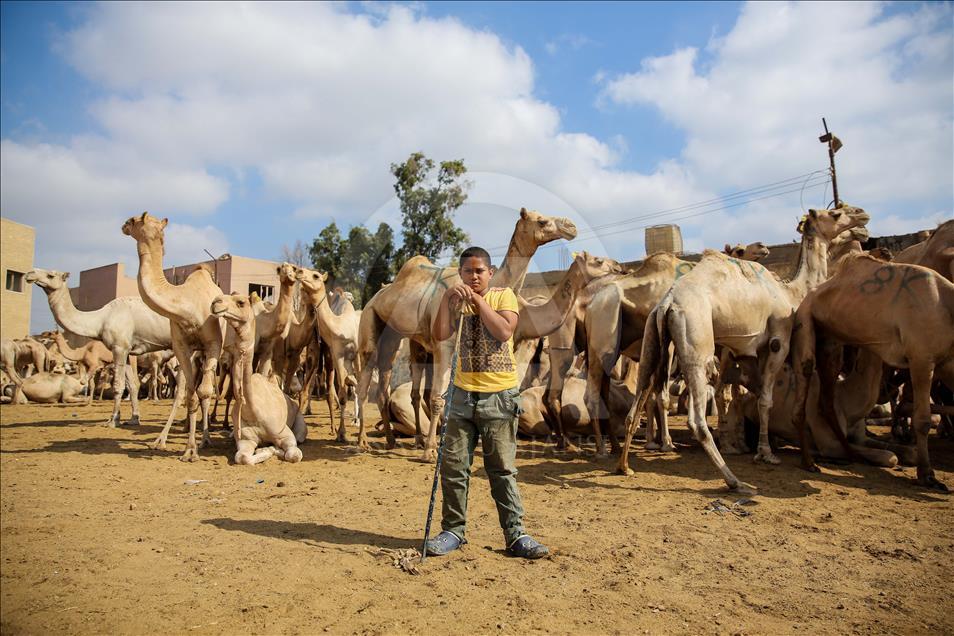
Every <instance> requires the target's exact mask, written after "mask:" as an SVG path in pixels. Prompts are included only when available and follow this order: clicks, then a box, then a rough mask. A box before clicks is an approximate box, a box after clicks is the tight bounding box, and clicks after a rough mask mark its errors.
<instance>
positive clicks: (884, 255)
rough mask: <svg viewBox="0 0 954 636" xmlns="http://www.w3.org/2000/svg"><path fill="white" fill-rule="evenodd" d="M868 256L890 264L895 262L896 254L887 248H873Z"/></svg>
mask: <svg viewBox="0 0 954 636" xmlns="http://www.w3.org/2000/svg"><path fill="white" fill-rule="evenodd" d="M868 255H869V256H873V257H875V258H876V259H878V260H879V261H884V262H885V263H890V262H891V261H893V260H894V253H893V252H892V251H891V250H889V249H888V248H887V247H875V248H872V249H870V250H868Z"/></svg>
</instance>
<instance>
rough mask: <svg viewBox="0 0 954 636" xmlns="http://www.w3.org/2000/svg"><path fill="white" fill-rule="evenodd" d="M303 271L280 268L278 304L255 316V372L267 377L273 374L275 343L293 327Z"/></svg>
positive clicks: (289, 267) (285, 265) (289, 266)
mask: <svg viewBox="0 0 954 636" xmlns="http://www.w3.org/2000/svg"><path fill="white" fill-rule="evenodd" d="M301 274H302V272H301V269H300V268H298V267H296V266H295V265H292V264H291V263H282V264H281V265H279V266H278V280H279V291H278V304H276V305H275V306H274V307H273V308H272V309H271V310H267V311H262V312H261V313H259V314H256V316H255V371H256V373H261V374H263V375H265V376H266V377H267V376H269V375H271V373H272V355H273V354H274V350H275V343H276V342H278V340H280V339H282V338H285V337H287V336H288V330H289V328H290V327H291V317H292V300H293V296H294V293H295V286H296V285H297V284H298V281H299V279H300V278H301Z"/></svg>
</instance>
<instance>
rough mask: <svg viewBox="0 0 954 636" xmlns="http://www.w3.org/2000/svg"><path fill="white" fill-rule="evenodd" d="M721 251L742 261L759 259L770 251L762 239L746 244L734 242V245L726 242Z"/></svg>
mask: <svg viewBox="0 0 954 636" xmlns="http://www.w3.org/2000/svg"><path fill="white" fill-rule="evenodd" d="M723 253H724V254H726V255H727V256H732V257H733V258H737V259H739V260H742V261H760V260H762V259H763V258H765V257H766V256H768V255H769V254H770V253H771V251H770V250H769V248H767V247H765V243H763V242H762V241H756V242H755V243H749V244H748V245H742V244H741V243H736V244H735V246H734V247H733V246H731V245H729V244H728V243H726V244H725V249H724V250H723Z"/></svg>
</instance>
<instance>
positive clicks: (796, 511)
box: [0, 401, 954, 634]
mask: <svg viewBox="0 0 954 636" xmlns="http://www.w3.org/2000/svg"><path fill="white" fill-rule="evenodd" d="M315 404H316V405H317V404H318V403H317V402H316V403H315ZM169 406H170V404H169V402H168V401H164V402H160V403H150V402H146V403H144V407H143V415H144V418H143V420H144V421H143V425H141V426H139V427H138V428H118V429H108V428H106V427H104V426H101V423H102V422H104V421H105V420H106V417H107V414H108V412H109V409H110V406H109V404H107V403H101V404H96V405H94V406H92V407H85V406H73V405H68V406H66V405H53V406H42V405H40V406H35V405H30V406H13V407H11V406H3V407H2V409H0V512H2V514H0V537H2V546H0V557H2V569H0V576H2V590H0V601H2V603H0V608H2V609H0V621H2V623H0V632H2V633H3V634H19V633H70V634H90V633H122V634H127V633H128V634H144V633H164V634H171V633H177V634H182V633H188V632H197V633H213V634H219V633H222V634H233V633H239V632H247V633H267V634H275V633H304V634H313V633H324V632H331V633H362V634H363V633H373V634H376V633H421V632H450V633H456V632H464V631H466V632H477V633H530V632H556V633H626V634H629V633H692V634H706V633H711V634H723V633H724V634H737V633H740V632H741V633H746V634H748V633H772V634H776V633H795V632H808V633H817V632H821V633H878V634H881V633H952V632H954V527H952V521H954V515H952V511H954V495H944V494H941V493H936V492H930V491H926V490H923V489H920V488H918V487H917V486H916V485H915V484H914V483H913V477H914V469H913V468H906V469H903V470H890V469H880V468H873V467H870V466H860V465H851V466H831V465H826V466H824V467H823V472H822V474H820V475H814V474H808V473H805V472H802V471H800V470H799V469H798V468H797V461H798V456H797V451H795V450H794V449H782V451H781V453H780V454H781V457H782V459H783V464H782V465H781V466H778V467H768V466H762V465H754V464H753V463H752V461H751V459H750V458H748V457H733V458H729V463H730V465H731V467H732V469H733V470H734V471H735V473H736V475H738V476H739V477H740V478H741V479H743V480H744V481H748V482H751V483H753V484H756V485H757V486H759V488H760V495H759V496H758V497H757V498H756V499H757V501H758V504H757V505H754V506H750V507H748V508H746V510H748V511H750V512H751V513H752V514H751V516H749V517H745V518H740V517H736V516H734V515H725V516H720V515H718V514H716V513H712V512H708V513H707V512H706V511H705V508H706V506H707V504H708V503H709V502H710V501H712V500H714V499H717V498H719V499H721V500H722V501H724V502H725V503H729V504H731V503H732V502H733V501H734V500H735V498H734V497H733V496H732V495H730V494H729V493H727V492H726V491H725V490H724V489H723V487H722V482H721V481H720V480H719V479H718V478H717V472H716V470H715V468H714V467H713V466H712V465H711V464H710V463H709V462H708V460H707V459H706V457H705V455H704V454H703V452H702V451H701V449H700V448H699V447H698V446H697V445H696V444H694V443H693V442H691V441H690V439H689V435H688V431H686V429H685V427H684V425H683V424H682V420H681V419H677V423H676V426H675V428H674V431H673V433H674V437H675V439H676V442H677V445H678V446H679V447H680V448H679V452H678V453H666V454H659V453H648V452H646V451H643V450H642V449H640V450H639V451H638V452H637V453H636V455H635V457H636V459H634V461H633V466H634V468H635V470H636V475H635V477H630V478H627V477H621V476H617V475H614V474H612V472H611V471H612V467H613V462H614V459H612V458H610V459H607V460H602V461H600V462H598V463H594V462H593V460H592V459H591V458H590V457H570V456H563V455H554V453H553V452H551V451H550V449H549V447H548V446H547V445H546V444H544V443H542V442H523V443H522V445H521V450H520V457H519V459H518V463H519V469H520V475H519V477H518V479H519V482H520V486H521V489H522V494H523V497H524V503H525V507H526V509H527V518H526V522H527V526H528V529H529V530H530V531H531V532H532V533H533V534H534V535H535V536H536V537H537V538H538V539H540V540H541V541H543V542H545V543H546V544H548V545H549V546H550V547H551V549H552V550H553V555H552V557H551V558H549V559H545V560H541V561H537V562H526V561H523V560H519V559H512V558H508V557H507V556H505V554H504V553H503V551H502V545H501V543H502V537H501V535H500V531H499V528H498V526H497V517H496V512H495V511H494V508H493V504H492V501H491V498H490V492H489V488H488V485H487V481H486V477H485V474H484V472H483V469H482V468H481V460H480V459H479V457H478V459H477V461H476V466H475V479H474V481H473V487H472V494H471V498H470V503H471V512H470V530H469V537H468V538H469V540H470V543H469V544H468V545H467V546H466V547H465V549H463V550H461V551H459V552H457V553H454V554H453V555H449V556H447V557H443V558H436V557H432V558H429V559H428V560H427V562H426V563H425V564H424V565H423V566H422V568H421V574H420V575H418V576H413V575H411V574H408V573H405V572H403V571H401V570H400V569H399V568H397V567H395V566H394V564H393V556H394V554H395V553H396V552H398V551H400V550H403V549H406V548H409V547H418V546H419V544H420V537H421V535H422V532H423V525H424V519H425V516H426V511H427V500H428V496H429V493H430V484H431V477H432V470H433V467H432V466H430V465H425V464H422V463H419V462H418V461H416V460H415V458H416V457H417V455H418V452H417V451H415V450H413V449H412V448H411V444H410V442H408V441H404V442H403V445H402V446H401V447H400V448H398V449H396V450H394V451H390V452H389V451H386V450H384V445H383V439H376V440H375V447H376V448H375V450H373V451H371V452H369V453H356V452H355V451H354V448H353V447H352V446H344V445H340V444H337V443H334V442H332V441H331V432H330V428H329V425H328V418H327V415H326V411H324V410H323V408H324V407H323V405H321V406H319V408H320V409H322V410H321V411H320V412H319V415H316V416H312V417H309V418H307V419H308V421H309V425H310V430H309V435H310V439H309V441H308V442H307V443H306V444H305V445H304V447H303V451H304V454H305V460H304V462H303V463H301V464H298V465H289V464H285V463H282V462H279V461H277V460H271V461H269V462H268V463H266V464H263V465H260V466H257V467H238V466H234V465H230V463H229V461H230V456H231V454H232V451H231V450H230V449H231V446H230V444H229V443H228V442H227V440H226V437H225V434H224V433H223V432H221V430H216V431H215V432H214V435H213V436H214V438H215V445H214V446H213V447H212V448H210V449H204V450H202V451H201V454H202V460H201V461H199V462H196V463H183V462H179V461H177V460H176V457H177V456H178V455H179V454H180V453H181V452H182V449H183V447H184V438H185V436H184V434H183V433H182V432H181V429H179V427H178V426H177V427H175V428H174V434H173V435H172V436H171V437H170V443H169V447H168V450H166V451H152V450H149V449H148V448H146V442H147V441H149V440H152V439H153V438H154V437H155V436H156V435H157V434H158V431H159V430H160V428H161V424H162V423H163V422H164V419H165V416H166V414H167V412H168V408H169ZM128 408H129V407H128V405H124V413H128ZM372 415H373V414H372ZM589 449H590V450H591V449H592V446H589ZM931 453H932V457H933V459H934V462H935V466H936V468H937V469H939V470H938V477H939V478H940V479H941V480H942V481H945V482H947V483H948V484H949V485H950V486H952V487H954V472H952V471H954V443H952V442H950V441H948V440H941V439H937V438H936V437H932V439H931ZM187 480H204V481H203V482H201V483H198V484H191V485H190V484H187V483H185V482H186V481H187Z"/></svg>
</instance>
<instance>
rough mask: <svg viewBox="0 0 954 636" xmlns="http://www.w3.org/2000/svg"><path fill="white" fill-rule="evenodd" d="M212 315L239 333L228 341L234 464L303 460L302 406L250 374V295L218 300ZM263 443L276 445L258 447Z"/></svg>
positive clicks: (252, 342)
mask: <svg viewBox="0 0 954 636" xmlns="http://www.w3.org/2000/svg"><path fill="white" fill-rule="evenodd" d="M212 315H213V316H216V317H218V318H224V319H225V320H226V322H227V323H228V325H229V329H230V330H232V331H234V334H235V337H234V339H233V338H226V342H228V343H229V345H228V346H229V347H230V349H231V353H232V364H233V373H232V386H233V387H234V395H235V406H234V410H233V412H232V427H233V430H234V432H235V444H236V446H237V451H236V453H235V463H236V464H260V463H262V462H264V461H265V460H267V459H269V458H271V457H276V456H277V457H278V458H279V459H283V460H285V461H286V462H291V463H297V462H300V461H301V459H302V453H301V449H299V448H298V444H301V443H302V442H304V441H305V436H306V434H307V432H308V429H307V427H306V426H305V418H303V417H302V416H301V413H299V411H298V405H297V404H295V403H294V402H293V401H292V399H291V398H290V397H288V396H287V395H285V394H284V393H282V390H281V389H279V388H278V387H277V386H276V385H275V384H274V383H272V382H270V381H269V380H268V379H267V378H266V377H265V376H264V375H262V374H261V373H252V364H253V355H254V351H255V313H254V312H253V310H252V303H251V302H250V301H249V298H248V296H241V295H238V294H233V295H225V294H223V295H221V296H218V297H217V298H216V299H215V300H214V301H213V302H212ZM262 443H266V444H273V446H266V447H264V448H260V449H259V448H258V446H259V445H260V444H262ZM256 449H258V450H256Z"/></svg>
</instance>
